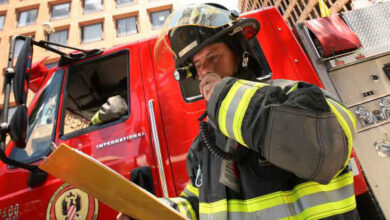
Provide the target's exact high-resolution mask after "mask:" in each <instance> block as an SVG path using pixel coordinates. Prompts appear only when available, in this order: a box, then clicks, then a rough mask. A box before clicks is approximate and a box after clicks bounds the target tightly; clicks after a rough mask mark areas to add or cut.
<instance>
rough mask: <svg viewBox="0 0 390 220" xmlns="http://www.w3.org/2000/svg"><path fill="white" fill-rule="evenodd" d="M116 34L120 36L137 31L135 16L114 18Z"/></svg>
mask: <svg viewBox="0 0 390 220" xmlns="http://www.w3.org/2000/svg"><path fill="white" fill-rule="evenodd" d="M116 27H117V30H116V32H117V36H118V37H122V36H126V35H130V34H135V33H138V30H137V17H136V16H133V17H129V18H122V19H118V20H116Z"/></svg>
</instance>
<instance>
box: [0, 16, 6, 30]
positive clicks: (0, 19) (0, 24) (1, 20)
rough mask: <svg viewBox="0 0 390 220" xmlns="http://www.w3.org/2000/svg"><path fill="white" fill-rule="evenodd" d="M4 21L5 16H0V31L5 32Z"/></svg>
mask: <svg viewBox="0 0 390 220" xmlns="http://www.w3.org/2000/svg"><path fill="white" fill-rule="evenodd" d="M4 20H5V15H0V31H1V30H3V27H4Z"/></svg>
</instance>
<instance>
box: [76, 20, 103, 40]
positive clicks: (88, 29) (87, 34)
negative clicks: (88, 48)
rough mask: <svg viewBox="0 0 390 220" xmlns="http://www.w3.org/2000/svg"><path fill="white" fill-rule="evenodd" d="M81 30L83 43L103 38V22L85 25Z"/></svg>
mask: <svg viewBox="0 0 390 220" xmlns="http://www.w3.org/2000/svg"><path fill="white" fill-rule="evenodd" d="M81 32H82V33H81V35H82V42H83V43H88V42H93V41H99V40H102V39H103V37H102V36H103V24H102V23H98V24H92V25H86V26H83V27H82V31H81Z"/></svg>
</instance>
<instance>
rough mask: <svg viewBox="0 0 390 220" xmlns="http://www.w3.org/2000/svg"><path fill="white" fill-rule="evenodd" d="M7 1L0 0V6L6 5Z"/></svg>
mask: <svg viewBox="0 0 390 220" xmlns="http://www.w3.org/2000/svg"><path fill="white" fill-rule="evenodd" d="M7 3H8V2H7V0H0V5H4V4H7Z"/></svg>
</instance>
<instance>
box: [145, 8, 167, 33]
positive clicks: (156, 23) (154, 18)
mask: <svg viewBox="0 0 390 220" xmlns="http://www.w3.org/2000/svg"><path fill="white" fill-rule="evenodd" d="M170 14H171V10H170V9H166V10H162V11H156V12H151V13H150V19H151V22H152V25H153V28H154V29H157V28H161V27H162V26H163V25H164V22H165V19H167V17H168V16H169V15H170Z"/></svg>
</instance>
